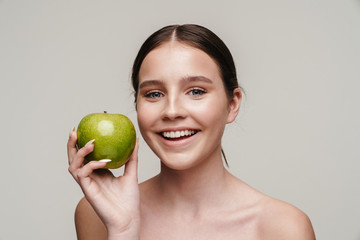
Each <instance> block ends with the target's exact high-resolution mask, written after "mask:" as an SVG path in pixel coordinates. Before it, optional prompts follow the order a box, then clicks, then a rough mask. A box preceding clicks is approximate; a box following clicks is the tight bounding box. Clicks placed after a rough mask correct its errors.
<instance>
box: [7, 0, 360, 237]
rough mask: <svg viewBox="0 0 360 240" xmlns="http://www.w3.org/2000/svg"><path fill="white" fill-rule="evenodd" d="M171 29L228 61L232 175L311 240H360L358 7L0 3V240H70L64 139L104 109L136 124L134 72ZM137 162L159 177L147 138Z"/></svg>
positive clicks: (71, 195) (71, 191) (288, 0)
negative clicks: (146, 47)
mask: <svg viewBox="0 0 360 240" xmlns="http://www.w3.org/2000/svg"><path fill="white" fill-rule="evenodd" d="M174 23H180V24H182V23H197V24H200V25H203V26H206V27H208V28H210V29H211V30H213V31H214V32H215V33H216V34H218V35H219V36H220V37H221V38H222V39H223V40H224V41H225V43H226V44H227V45H228V47H229V48H230V50H231V51H232V53H233V56H234V59H235V62H236V66H237V69H238V75H239V81H240V84H241V85H242V86H243V88H244V89H245V91H246V96H245V98H244V101H243V103H242V109H241V112H240V115H239V116H238V118H237V120H236V122H235V123H233V124H231V125H229V126H228V127H227V129H226V132H225V135H224V140H223V148H224V150H225V152H226V155H227V159H228V161H229V164H230V168H229V170H230V172H232V173H233V174H235V175H236V176H238V177H239V178H240V179H242V180H244V181H245V182H247V183H248V184H250V185H251V186H253V187H255V188H257V189H258V190H260V191H262V192H264V193H266V194H268V195H271V196H273V197H275V198H279V199H282V200H284V201H287V202H290V203H291V204H293V205H295V206H297V207H298V208H300V209H301V210H303V211H304V212H305V213H306V214H308V216H309V217H310V218H311V221H312V223H313V226H314V229H315V232H316V235H317V239H326V240H339V239H346V240H359V239H360V187H359V183H360V176H359V170H360V161H359V160H360V94H359V91H360V1H359V0H302V1H295V0H272V1H268V0H237V1H208V0H199V1H195V0H182V1H166V0H152V1H150V0H149V1H130V0H128V1H120V0H104V1H94V0H71V1H70V0H61V1H47V0H32V1H25V0H22V1H21V0H0V80H1V85H0V104H1V118H0V119H1V120H0V121H1V124H0V133H1V139H0V148H1V153H0V156H1V173H0V187H1V189H0V190H1V196H0V239H1V240H12V239H15V240H18V239H19V240H20V239H52V240H57V239H59V240H63V239H76V235H75V227H74V221H73V214H74V209H75V206H76V204H77V202H78V200H79V199H80V198H81V197H82V192H81V190H80V188H79V187H78V185H77V184H76V182H75V181H74V180H73V179H72V177H71V175H70V174H69V173H68V170H67V167H68V164H67V155H66V142H67V139H68V133H69V131H70V129H71V128H72V127H73V126H76V125H77V124H78V122H79V121H80V119H81V118H82V117H83V116H85V115H86V114H88V113H91V112H102V111H104V110H107V111H108V112H110V113H122V114H125V115H127V116H128V117H129V118H130V119H131V120H132V121H134V123H135V125H137V123H136V111H135V109H134V104H133V97H132V90H131V86H130V72H131V66H132V62H133V60H134V58H135V55H136V53H137V51H138V49H139V47H140V45H141V44H142V42H143V41H144V40H145V38H146V37H148V36H149V35H150V34H151V33H152V32H154V31H155V30H157V29H159V28H161V27H163V26H165V25H169V24H174ZM137 132H138V134H139V131H138V128H137ZM139 158H140V162H139V180H140V181H143V180H145V179H147V178H149V177H151V176H153V175H155V174H157V173H158V171H159V160H158V159H157V158H156V156H154V155H153V153H152V152H151V151H150V150H149V149H148V147H147V145H146V143H145V142H144V141H143V140H142V139H141V140H140V156H139ZM121 172H122V169H120V170H117V171H115V172H114V173H115V174H121ZM274 220H275V221H276V219H275V218H274Z"/></svg>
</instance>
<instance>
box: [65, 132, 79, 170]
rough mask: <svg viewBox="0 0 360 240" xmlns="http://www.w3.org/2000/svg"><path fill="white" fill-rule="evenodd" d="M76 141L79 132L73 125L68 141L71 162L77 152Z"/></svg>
mask: <svg viewBox="0 0 360 240" xmlns="http://www.w3.org/2000/svg"><path fill="white" fill-rule="evenodd" d="M76 141H77V134H76V132H75V127H73V128H72V129H71V131H70V134H69V140H68V143H67V153H68V161H69V164H70V162H71V160H72V156H74V155H75V154H76V152H77V149H76Z"/></svg>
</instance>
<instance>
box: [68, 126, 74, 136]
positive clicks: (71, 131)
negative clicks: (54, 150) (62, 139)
mask: <svg viewBox="0 0 360 240" xmlns="http://www.w3.org/2000/svg"><path fill="white" fill-rule="evenodd" d="M74 131H75V126H74V127H73V128H72V129H71V130H70V133H69V137H70V136H71V134H72V133H73V132H74Z"/></svg>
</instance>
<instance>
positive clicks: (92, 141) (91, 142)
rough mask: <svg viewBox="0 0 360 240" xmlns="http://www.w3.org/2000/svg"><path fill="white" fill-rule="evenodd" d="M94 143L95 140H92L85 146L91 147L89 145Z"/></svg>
mask: <svg viewBox="0 0 360 240" xmlns="http://www.w3.org/2000/svg"><path fill="white" fill-rule="evenodd" d="M94 142H95V139H93V140H90V141H88V142H87V143H86V144H85V146H89V145H91V144H93V143H94Z"/></svg>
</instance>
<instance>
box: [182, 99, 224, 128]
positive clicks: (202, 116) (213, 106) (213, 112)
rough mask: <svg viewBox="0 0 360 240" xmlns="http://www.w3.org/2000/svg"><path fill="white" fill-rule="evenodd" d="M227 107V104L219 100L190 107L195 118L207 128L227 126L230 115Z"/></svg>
mask: <svg viewBox="0 0 360 240" xmlns="http://www.w3.org/2000/svg"><path fill="white" fill-rule="evenodd" d="M227 107H228V106H227V103H225V102H223V101H219V100H218V99H214V100H213V101H205V102H202V103H200V102H199V103H198V104H196V103H195V104H194V103H193V104H190V105H189V108H191V109H192V110H191V112H192V113H193V116H194V117H195V118H196V119H197V120H198V121H199V122H201V123H202V124H203V125H207V126H213V125H218V126H219V125H225V124H226V119H227V114H228V111H227Z"/></svg>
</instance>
